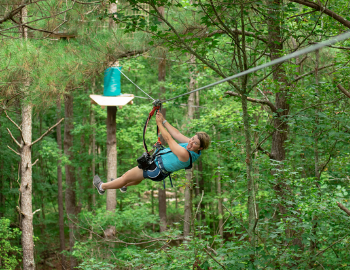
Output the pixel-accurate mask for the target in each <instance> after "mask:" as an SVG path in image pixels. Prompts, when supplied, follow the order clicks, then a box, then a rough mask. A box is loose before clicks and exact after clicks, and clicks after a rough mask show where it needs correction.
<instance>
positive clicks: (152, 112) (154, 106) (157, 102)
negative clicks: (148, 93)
mask: <svg viewBox="0 0 350 270" xmlns="http://www.w3.org/2000/svg"><path fill="white" fill-rule="evenodd" d="M161 106H162V105H161V103H160V102H159V100H156V101H155V102H154V103H153V108H152V110H151V112H150V113H149V114H148V117H147V120H146V123H145V125H144V127H143V148H144V149H145V151H146V152H147V153H148V149H147V145H146V140H145V136H146V130H147V126H148V123H149V120H151V118H152V116H153V115H154V113H155V112H156V111H158V110H160V109H161ZM157 136H158V141H157V143H159V144H161V143H160V138H159V128H158V126H157Z"/></svg>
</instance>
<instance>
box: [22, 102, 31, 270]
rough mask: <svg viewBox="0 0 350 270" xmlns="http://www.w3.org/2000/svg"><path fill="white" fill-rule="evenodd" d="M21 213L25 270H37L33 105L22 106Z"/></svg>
mask: <svg viewBox="0 0 350 270" xmlns="http://www.w3.org/2000/svg"><path fill="white" fill-rule="evenodd" d="M22 135H23V139H24V142H23V146H22V149H21V188H20V193H21V213H22V217H21V219H22V222H21V223H22V224H21V225H22V248H23V269H25V270H28V269H35V263H34V242H33V209H32V153H31V143H32V105H31V104H26V103H24V104H23V106H22Z"/></svg>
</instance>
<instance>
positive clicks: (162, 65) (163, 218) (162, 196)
mask: <svg viewBox="0 0 350 270" xmlns="http://www.w3.org/2000/svg"><path fill="white" fill-rule="evenodd" d="M158 10H159V12H160V13H161V14H162V15H164V7H159V8H158ZM161 58H162V59H160V61H159V62H158V82H165V77H166V53H165V51H163V52H162V57H161ZM164 94H165V87H164V86H160V87H159V99H162V98H163V96H164ZM161 113H162V114H163V115H164V118H165V116H166V110H165V108H162V110H161ZM160 140H161V142H162V144H163V145H164V144H165V141H164V139H163V136H160ZM167 180H168V179H165V180H164V181H167ZM158 204H159V219H160V224H159V231H160V232H163V231H165V230H166V227H167V214H166V191H165V189H164V190H163V189H162V188H158Z"/></svg>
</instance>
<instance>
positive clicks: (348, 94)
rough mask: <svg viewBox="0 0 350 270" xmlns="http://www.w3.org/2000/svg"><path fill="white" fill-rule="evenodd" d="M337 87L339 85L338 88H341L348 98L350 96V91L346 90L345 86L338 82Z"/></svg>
mask: <svg viewBox="0 0 350 270" xmlns="http://www.w3.org/2000/svg"><path fill="white" fill-rule="evenodd" d="M337 87H338V89H339V90H340V91H342V92H343V94H344V95H345V96H347V97H348V98H350V93H349V92H348V91H346V90H345V88H344V87H343V86H342V85H341V84H338V85H337Z"/></svg>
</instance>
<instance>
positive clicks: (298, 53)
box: [120, 31, 350, 103]
mask: <svg viewBox="0 0 350 270" xmlns="http://www.w3.org/2000/svg"><path fill="white" fill-rule="evenodd" d="M349 38H350V31H347V32H345V33H343V34H340V35H338V36H336V37H333V38H330V39H328V40H325V41H322V42H319V43H316V44H314V45H311V46H309V47H307V48H304V49H301V50H298V51H295V52H293V53H290V54H287V55H285V56H282V57H280V58H277V59H275V60H272V61H270V62H268V63H265V64H262V65H260V66H257V67H254V68H250V69H247V70H245V71H242V72H240V73H237V74H235V75H232V76H229V77H227V78H224V79H222V80H219V81H216V82H214V83H211V84H208V85H205V86H202V87H199V88H197V89H195V90H192V91H189V92H187V93H184V94H181V95H178V96H175V97H172V98H169V99H165V100H162V101H161V102H162V103H164V102H167V101H170V100H174V99H177V98H179V97H182V96H186V95H189V94H192V93H195V92H198V91H200V90H204V89H207V88H210V87H213V86H215V85H218V84H222V83H224V82H227V81H230V80H233V79H237V78H239V77H242V76H244V75H248V74H250V73H253V72H256V71H258V70H261V69H264V68H267V67H270V66H273V65H277V64H280V63H283V62H285V61H287V60H289V59H292V58H296V57H298V56H301V55H303V54H307V53H310V52H313V51H316V50H318V49H321V48H323V47H326V46H330V45H333V44H335V43H337V42H340V41H343V40H346V39H349ZM120 73H121V74H123V75H124V77H125V78H127V79H128V80H129V81H130V82H131V83H132V84H133V85H135V86H136V87H137V88H138V89H140V90H141V91H142V92H143V93H144V94H146V95H147V96H148V97H149V98H150V99H152V100H153V101H155V99H154V98H152V97H151V96H150V95H149V94H147V93H146V92H145V91H143V90H142V89H141V88H140V87H139V86H138V85H137V84H135V83H134V82H133V81H132V80H130V79H129V78H128V77H127V76H126V75H125V74H124V73H123V72H122V71H121V70H120ZM137 98H144V99H147V98H145V97H137Z"/></svg>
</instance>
